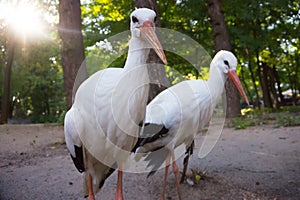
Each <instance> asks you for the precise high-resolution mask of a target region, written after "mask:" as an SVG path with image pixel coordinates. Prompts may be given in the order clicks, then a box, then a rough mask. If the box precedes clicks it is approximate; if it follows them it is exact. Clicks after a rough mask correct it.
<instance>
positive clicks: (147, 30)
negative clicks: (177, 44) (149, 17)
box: [140, 21, 168, 64]
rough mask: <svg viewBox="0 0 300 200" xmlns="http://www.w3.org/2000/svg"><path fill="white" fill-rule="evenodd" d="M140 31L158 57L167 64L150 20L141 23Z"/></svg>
mask: <svg viewBox="0 0 300 200" xmlns="http://www.w3.org/2000/svg"><path fill="white" fill-rule="evenodd" d="M140 30H141V32H142V33H143V34H144V35H145V37H146V39H147V40H148V41H149V43H150V44H151V46H152V47H153V49H154V51H155V52H156V54H157V55H158V56H159V58H160V59H161V60H162V61H163V62H164V63H165V64H167V63H168V62H167V59H166V55H165V53H164V51H163V48H162V46H161V44H160V42H159V40H158V38H157V36H156V33H155V31H154V28H153V23H152V22H150V21H145V22H144V23H143V26H140Z"/></svg>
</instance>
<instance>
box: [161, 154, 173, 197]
mask: <svg viewBox="0 0 300 200" xmlns="http://www.w3.org/2000/svg"><path fill="white" fill-rule="evenodd" d="M170 160H171V155H170V156H168V157H167V160H166V169H165V170H166V171H165V177H164V185H163V191H162V194H161V197H160V200H164V199H165V193H166V185H167V177H168V170H169V166H170Z"/></svg>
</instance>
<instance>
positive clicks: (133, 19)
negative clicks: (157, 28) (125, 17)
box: [131, 16, 139, 23]
mask: <svg viewBox="0 0 300 200" xmlns="http://www.w3.org/2000/svg"><path fill="white" fill-rule="evenodd" d="M131 20H132V22H133V23H137V22H139V20H138V18H136V17H135V16H132V18H131Z"/></svg>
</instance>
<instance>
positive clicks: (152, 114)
mask: <svg viewBox="0 0 300 200" xmlns="http://www.w3.org/2000/svg"><path fill="white" fill-rule="evenodd" d="M236 67H237V60H236V58H235V56H234V55H233V54H232V53H231V52H228V51H219V52H218V53H217V54H216V55H215V57H214V59H213V60H212V62H211V65H210V77H209V79H208V81H204V80H187V81H183V82H180V83H178V84H176V85H174V86H172V87H170V88H168V89H166V90H164V91H163V92H161V93H160V94H159V95H158V96H156V97H155V98H154V99H153V100H152V101H151V102H150V104H149V105H148V106H147V109H146V119H145V124H146V126H145V129H144V134H142V136H141V139H139V142H138V145H137V146H139V147H137V150H136V153H141V154H137V156H136V158H137V159H139V158H140V157H141V156H144V157H145V159H144V160H146V161H149V164H148V166H149V167H151V170H152V172H151V173H150V174H152V173H154V172H155V171H156V170H157V169H158V168H159V167H160V166H161V165H162V164H163V162H164V161H166V165H167V166H166V175H165V180H164V182H165V183H166V176H167V170H168V169H167V168H168V163H169V162H170V159H171V158H172V160H173V161H172V162H173V170H174V172H175V176H176V180H177V187H178V193H179V197H180V189H179V180H178V169H177V166H176V164H175V160H174V150H175V148H176V147H178V146H179V145H181V144H185V146H186V147H187V149H188V148H189V147H190V145H191V144H192V143H193V140H194V137H195V135H196V134H197V133H198V132H199V130H201V129H203V128H204V126H205V125H207V124H208V123H209V121H210V119H211V116H212V114H213V110H214V108H215V106H216V103H217V100H218V98H219V97H220V96H221V94H222V92H223V90H224V84H225V81H226V78H227V76H229V77H230V78H231V79H232V80H233V81H234V83H235V85H236V87H237V88H238V90H239V91H240V93H241V94H242V96H243V98H244V99H245V101H246V102H248V100H247V97H246V95H245V93H244V91H243V89H242V86H241V83H240V81H239V79H238V77H237V75H236V72H235V71H236ZM155 126H160V129H157V128H153V127H155ZM191 148H192V147H191ZM143 153H144V154H143ZM165 183H164V189H163V194H162V198H163V199H164V196H165V195H164V192H165ZM180 198H181V197H180Z"/></svg>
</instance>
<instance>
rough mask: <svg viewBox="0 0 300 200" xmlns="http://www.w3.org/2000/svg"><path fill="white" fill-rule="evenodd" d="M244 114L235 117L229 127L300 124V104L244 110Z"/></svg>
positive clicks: (242, 127) (244, 127)
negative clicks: (278, 107)
mask: <svg viewBox="0 0 300 200" xmlns="http://www.w3.org/2000/svg"><path fill="white" fill-rule="evenodd" d="M242 114H243V116H241V117H237V118H234V119H233V120H232V124H231V126H229V127H234V128H236V129H246V128H247V127H249V126H259V125H266V124H269V125H274V126H279V127H280V126H285V127H287V126H300V106H286V107H282V108H280V109H268V108H264V109H261V110H258V109H257V110H254V109H251V108H247V109H243V110H242Z"/></svg>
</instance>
